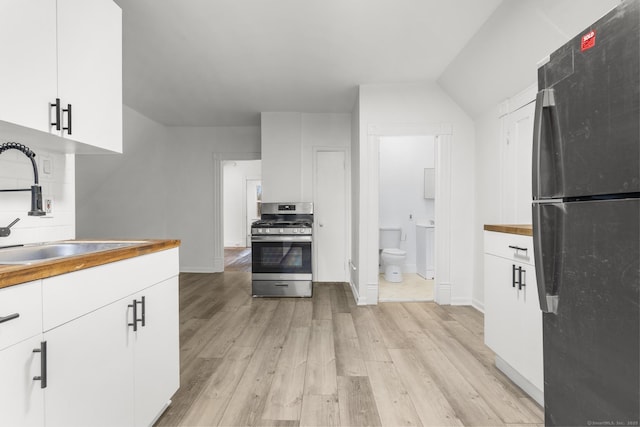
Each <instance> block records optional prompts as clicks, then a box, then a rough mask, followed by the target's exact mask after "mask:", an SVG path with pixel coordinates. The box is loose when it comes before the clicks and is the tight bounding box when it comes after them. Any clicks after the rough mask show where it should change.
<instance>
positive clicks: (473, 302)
mask: <svg viewBox="0 0 640 427" xmlns="http://www.w3.org/2000/svg"><path fill="white" fill-rule="evenodd" d="M471 306H472V307H473V308H475V309H476V310H478V311H479V312H480V313H482V314H484V301H480V300H479V299H477V298H473V299H472V300H471Z"/></svg>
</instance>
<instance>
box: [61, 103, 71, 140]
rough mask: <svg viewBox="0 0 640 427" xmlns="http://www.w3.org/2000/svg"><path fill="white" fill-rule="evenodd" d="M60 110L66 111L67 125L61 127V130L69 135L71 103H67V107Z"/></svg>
mask: <svg viewBox="0 0 640 427" xmlns="http://www.w3.org/2000/svg"><path fill="white" fill-rule="evenodd" d="M62 111H63V112H65V113H67V126H66V127H63V128H62V130H66V131H67V134H69V135H71V104H67V108H66V109H64V110H62Z"/></svg>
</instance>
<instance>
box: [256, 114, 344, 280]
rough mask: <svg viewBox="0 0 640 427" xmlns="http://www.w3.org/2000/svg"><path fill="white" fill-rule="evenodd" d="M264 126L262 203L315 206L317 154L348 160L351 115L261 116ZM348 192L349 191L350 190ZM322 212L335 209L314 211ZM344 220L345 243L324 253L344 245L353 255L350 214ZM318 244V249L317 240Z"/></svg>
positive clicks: (339, 243) (342, 275)
mask: <svg viewBox="0 0 640 427" xmlns="http://www.w3.org/2000/svg"><path fill="white" fill-rule="evenodd" d="M261 122H262V197H263V201H265V202H284V201H290V202H298V201H303V202H315V200H314V193H313V192H314V180H313V171H314V150H316V149H320V148H322V149H326V148H329V149H330V148H336V149H341V150H344V151H346V155H347V157H348V156H349V149H350V146H351V132H352V126H351V114H321V113H277V112H276V113H273V112H267V113H262V117H261ZM345 166H346V168H347V171H346V173H345V175H346V176H347V179H349V178H350V177H351V172H350V168H351V164H350V163H349V164H347V165H345ZM347 186H349V183H347ZM346 191H350V190H349V188H347V189H346ZM323 208H324V209H325V212H326V211H327V210H328V209H332V207H331V206H329V207H318V206H317V205H316V206H315V207H314V209H315V210H316V211H319V210H321V209H323ZM340 214H345V213H344V212H340ZM345 218H346V221H347V223H346V225H345V227H346V229H347V230H348V231H347V235H346V236H344V240H342V241H335V242H333V241H332V242H329V245H330V247H328V248H326V247H323V248H322V250H323V251H327V250H328V251H331V250H332V249H331V248H332V247H335V248H336V250H338V246H337V245H342V246H344V248H345V251H346V252H345V254H349V253H350V252H351V241H350V240H349V238H348V236H349V235H350V233H351V231H350V230H349V227H350V211H348V212H346V215H345ZM315 244H316V245H318V241H317V240H316V242H315ZM323 244H324V243H323ZM334 245H335V246H334ZM342 246H341V247H342ZM314 250H315V249H314ZM340 250H341V249H340ZM341 252H342V250H341ZM347 256H348V255H347ZM346 261H347V260H345V262H346ZM344 274H345V273H344V270H343V271H341V272H336V274H334V275H333V276H334V277H344Z"/></svg>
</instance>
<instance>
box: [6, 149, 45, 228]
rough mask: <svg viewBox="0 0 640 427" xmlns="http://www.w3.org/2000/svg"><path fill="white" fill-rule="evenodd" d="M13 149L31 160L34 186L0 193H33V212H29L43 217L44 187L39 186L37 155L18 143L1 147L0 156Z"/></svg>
mask: <svg viewBox="0 0 640 427" xmlns="http://www.w3.org/2000/svg"><path fill="white" fill-rule="evenodd" d="M11 149H14V150H18V151H20V152H22V153H23V154H24V155H25V156H27V157H28V158H29V160H31V164H32V165H33V179H34V185H32V186H31V188H15V189H1V190H0V192H7V191H31V210H30V211H29V215H30V216H43V215H45V212H44V211H43V210H42V187H40V185H39V184H38V165H36V161H35V160H34V157H36V153H34V152H33V151H31V150H30V149H29V147H27V146H25V145H22V144H18V143H17V142H5V143H4V144H1V145H0V154H2V153H4V152H5V151H7V150H11Z"/></svg>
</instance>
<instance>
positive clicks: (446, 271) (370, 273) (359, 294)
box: [352, 123, 453, 304]
mask: <svg viewBox="0 0 640 427" xmlns="http://www.w3.org/2000/svg"><path fill="white" fill-rule="evenodd" d="M452 129H453V127H452V125H451V124H450V123H436V124H424V125H394V124H392V125H371V126H369V127H368V130H367V137H368V138H367V140H368V159H369V161H368V165H367V166H366V170H367V177H368V186H369V188H368V190H367V191H368V195H367V197H366V210H365V211H364V212H362V215H361V217H362V218H363V220H364V221H363V222H364V230H366V231H365V235H364V236H362V235H361V236H360V244H361V246H360V247H361V248H363V249H364V251H363V252H364V261H365V262H364V269H363V270H364V271H361V272H360V278H359V279H360V280H359V283H366V289H362V287H360V288H359V289H355V287H354V286H353V283H352V290H353V291H354V295H355V296H356V300H357V303H358V304H377V303H378V290H379V289H378V288H379V283H378V260H379V254H378V240H379V236H378V234H379V227H380V224H379V221H380V218H379V199H380V194H379V192H380V183H379V175H380V159H379V155H380V138H381V137H384V136H416V135H429V136H434V137H435V142H436V143H435V146H436V159H435V161H436V203H435V223H436V227H435V248H436V250H435V254H434V257H435V259H434V263H435V270H436V272H435V286H434V300H435V302H437V303H438V304H451V288H452V283H451V142H452V137H451V136H452V133H453V131H452ZM363 242H364V245H363V244H362V243H363Z"/></svg>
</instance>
